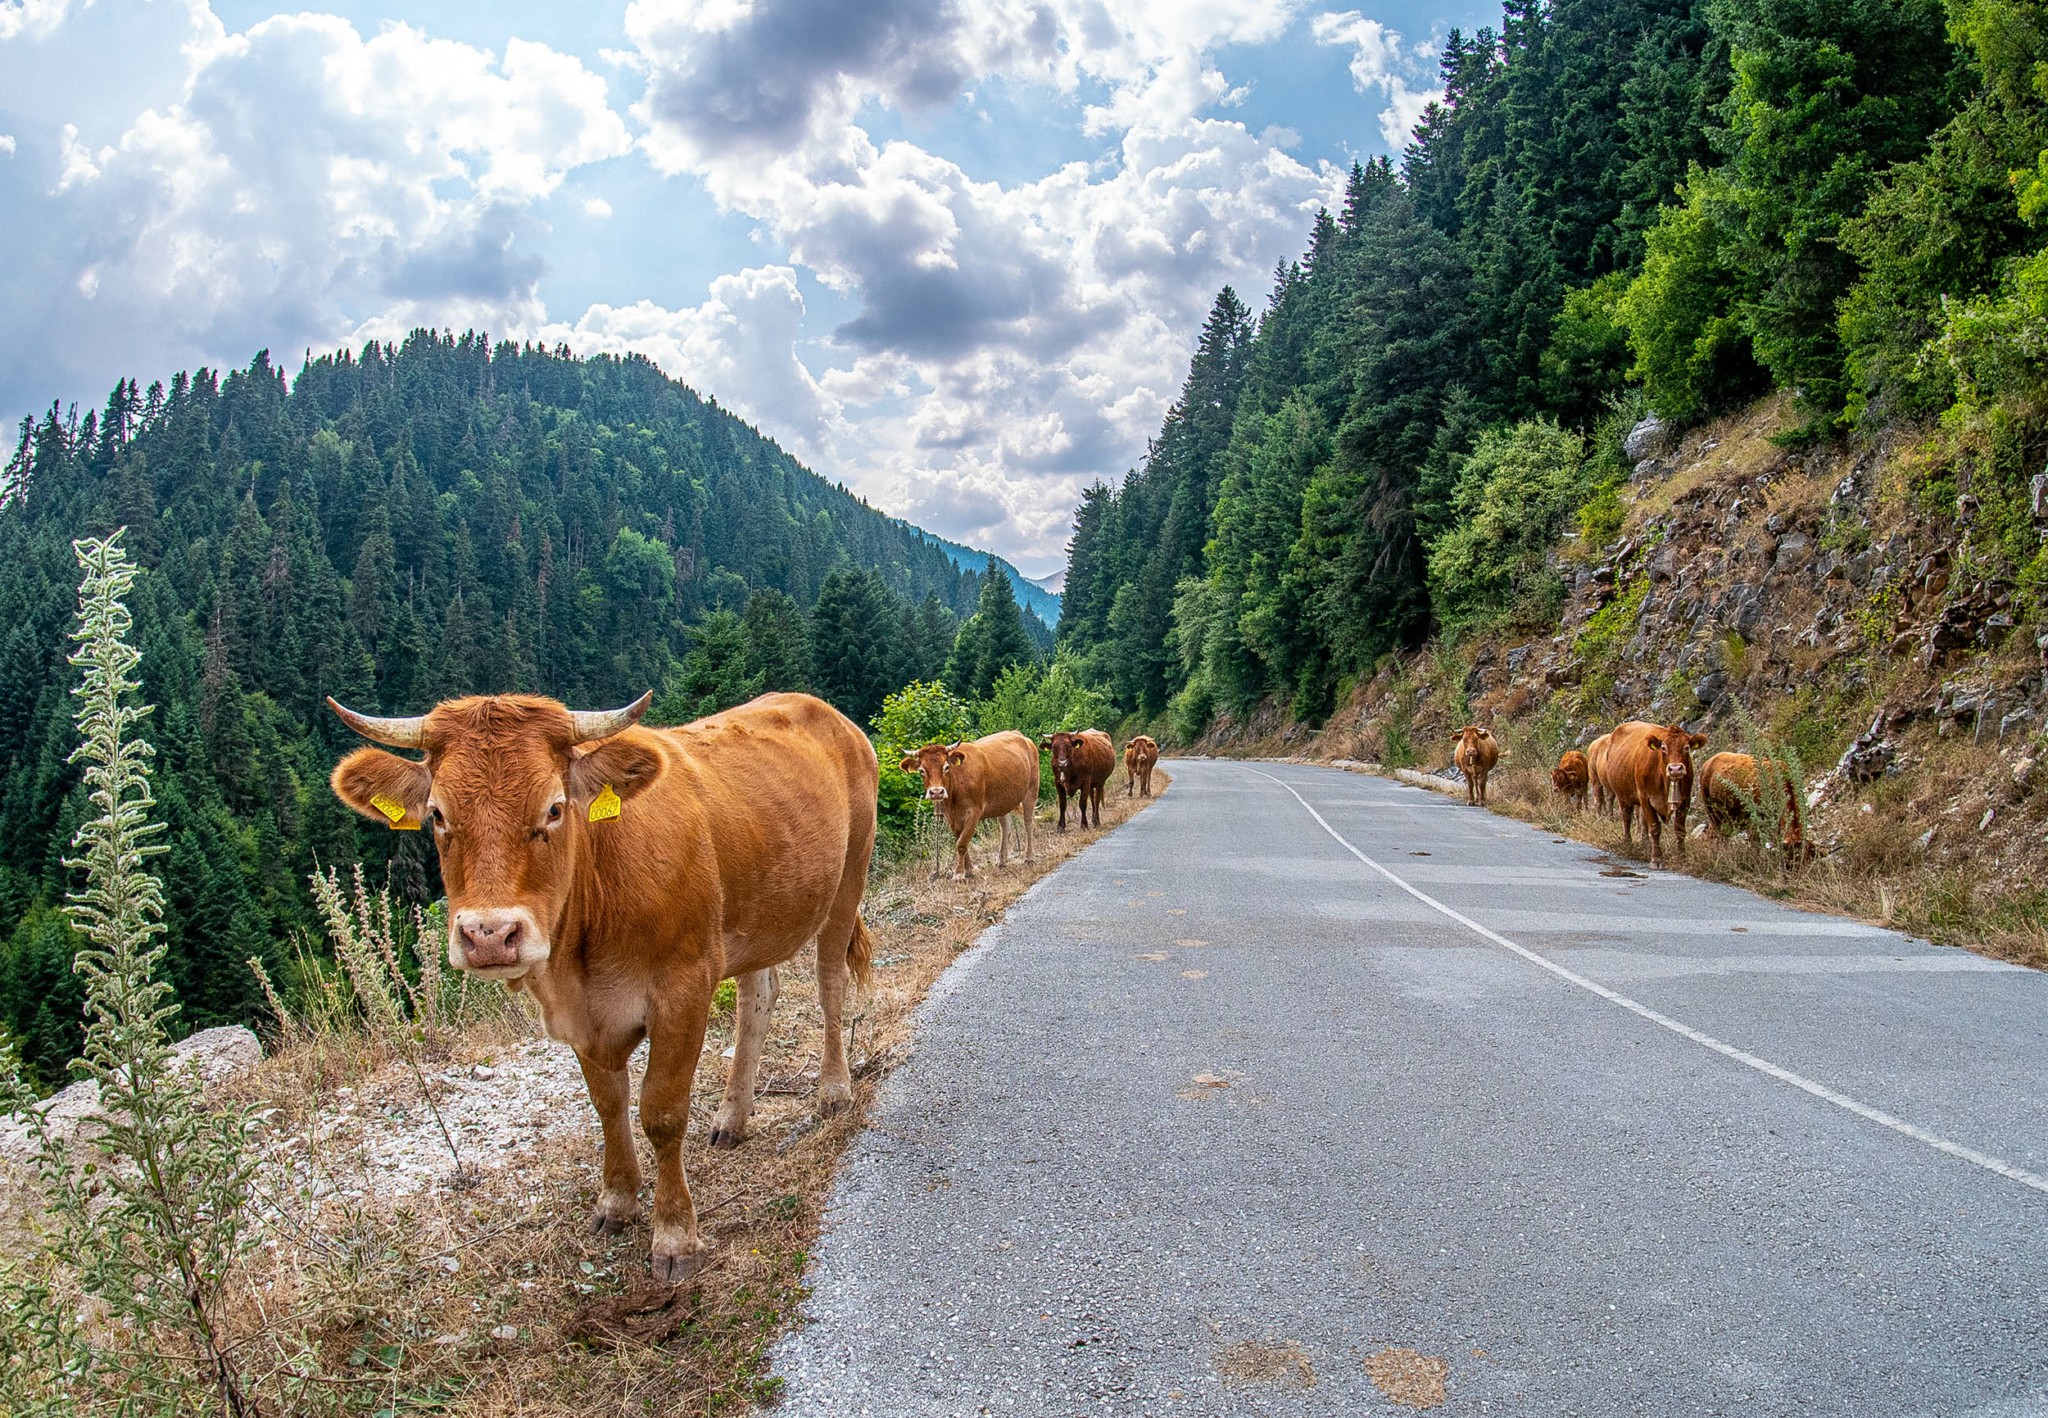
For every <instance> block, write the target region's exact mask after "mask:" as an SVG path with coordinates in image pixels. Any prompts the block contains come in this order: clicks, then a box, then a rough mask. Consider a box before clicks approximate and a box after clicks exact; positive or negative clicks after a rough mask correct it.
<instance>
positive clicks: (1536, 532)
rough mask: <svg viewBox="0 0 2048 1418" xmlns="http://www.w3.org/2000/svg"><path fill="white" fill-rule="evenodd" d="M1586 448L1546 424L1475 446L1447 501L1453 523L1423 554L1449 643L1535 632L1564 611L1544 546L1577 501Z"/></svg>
mask: <svg viewBox="0 0 2048 1418" xmlns="http://www.w3.org/2000/svg"><path fill="white" fill-rule="evenodd" d="M1585 457H1586V440H1585V439H1583V438H1581V437H1580V436H1579V435H1578V434H1576V433H1572V432H1570V431H1568V430H1566V429H1562V428H1559V427H1558V426H1557V425H1556V424H1554V423H1551V422H1549V421H1547V420H1531V421H1530V422H1527V423H1520V424H1516V425H1514V426H1513V427H1512V428H1499V429H1494V430H1492V431H1490V432H1488V433H1486V434H1484V435H1482V436H1481V438H1480V440H1479V444H1478V446H1477V447H1475V448H1474V449H1473V450H1472V452H1471V454H1470V455H1469V456H1468V457H1467V458H1466V459H1465V460H1464V463H1463V466H1462V468H1461V469H1460V471H1459V474H1458V484H1457V488H1456V490H1455V492H1454V493H1453V495H1452V505H1453V507H1454V509H1455V511H1456V518H1455V520H1454V522H1453V524H1452V526H1451V528H1450V530H1449V531H1447V532H1445V533H1444V534H1443V535H1442V536H1441V537H1438V538H1437V539H1436V541H1435V543H1433V544H1432V545H1431V547H1430V549H1429V591H1430V601H1431V603H1432V605H1433V608H1434V610H1435V612H1436V617H1437V620H1438V622H1439V623H1441V624H1442V625H1443V627H1444V628H1445V630H1446V631H1447V632H1449V633H1451V634H1452V635H1456V634H1457V633H1458V632H1460V631H1463V630H1467V629H1472V628H1476V627H1478V626H1481V625H1489V624H1500V625H1510V626H1531V627H1535V626H1543V625H1548V624H1550V623H1552V622H1554V621H1555V620H1556V618H1557V613H1558V611H1559V610H1560V609H1561V608H1562V606H1563V603H1564V583H1563V581H1562V580H1561V579H1560V578H1559V576H1558V574H1557V572H1556V571H1555V570H1554V569H1552V568H1551V566H1550V564H1549V560H1550V552H1551V546H1552V544H1553V543H1554V542H1555V541H1556V540H1557V537H1558V534H1559V533H1560V532H1562V531H1563V530H1564V528H1565V526H1566V524H1567V523H1568V522H1569V521H1570V519H1571V516H1572V514H1573V513H1574V512H1576V511H1577V510H1578V508H1579V505H1580V504H1581V503H1582V502H1583V501H1584V500H1585V497H1586V493H1587V488H1586V486H1585V482H1584V479H1583V476H1582V473H1583V469H1584V464H1585Z"/></svg>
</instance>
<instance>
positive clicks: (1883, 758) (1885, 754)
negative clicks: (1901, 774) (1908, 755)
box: [1835, 713, 1898, 783]
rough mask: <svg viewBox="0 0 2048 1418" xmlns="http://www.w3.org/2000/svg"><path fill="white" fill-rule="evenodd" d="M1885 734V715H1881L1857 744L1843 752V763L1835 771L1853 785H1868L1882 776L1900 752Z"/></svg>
mask: <svg viewBox="0 0 2048 1418" xmlns="http://www.w3.org/2000/svg"><path fill="white" fill-rule="evenodd" d="M1883 734H1884V715H1883V713H1879V714H1878V716H1877V717H1876V718H1875V719H1873V720H1871V722H1870V727H1869V728H1868V729H1866V730H1865V731H1864V732H1863V733H1862V734H1861V735H1860V736H1858V738H1857V740H1856V742H1854V743H1852V744H1850V745H1849V747H1848V748H1846V749H1844V750H1843V751H1842V758H1841V761H1840V762H1839V763H1837V764H1836V765H1835V771H1836V772H1837V773H1839V774H1841V775H1842V776H1843V777H1844V778H1846V779H1848V780H1849V781H1850V782H1852V783H1868V782H1870V781H1872V780H1873V779H1876V778H1878V777H1880V776H1882V774H1883V773H1884V771H1885V769H1887V768H1889V767H1891V765H1892V760H1893V759H1894V758H1896V757H1897V756H1898V750H1897V749H1896V748H1895V747H1893V746H1892V744H1891V742H1890V741H1889V740H1887V739H1885V738H1884V737H1883Z"/></svg>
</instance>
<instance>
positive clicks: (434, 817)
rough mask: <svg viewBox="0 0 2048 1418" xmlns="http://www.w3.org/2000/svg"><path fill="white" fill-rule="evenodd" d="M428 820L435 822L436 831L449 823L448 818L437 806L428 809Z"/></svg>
mask: <svg viewBox="0 0 2048 1418" xmlns="http://www.w3.org/2000/svg"><path fill="white" fill-rule="evenodd" d="M427 821H429V822H431V823H433V824H434V830H435V831H436V832H439V831H440V830H441V829H442V828H444V827H446V826H447V825H448V819H447V818H445V817H443V816H441V809H439V808H437V807H430V808H428V809H427Z"/></svg>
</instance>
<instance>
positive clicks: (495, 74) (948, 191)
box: [0, 0, 1497, 574]
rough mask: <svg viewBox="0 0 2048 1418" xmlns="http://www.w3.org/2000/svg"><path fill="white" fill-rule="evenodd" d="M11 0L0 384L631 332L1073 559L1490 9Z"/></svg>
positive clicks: (837, 446) (926, 490)
mask: <svg viewBox="0 0 2048 1418" xmlns="http://www.w3.org/2000/svg"><path fill="white" fill-rule="evenodd" d="M311 3H312V4H313V5H314V6H315V8H312V9H308V10H303V11H302V10H279V9H278V8H277V6H275V5H274V4H268V3H261V2H260V0H210V3H209V0H0V211H4V212H5V213H6V214H7V218H6V220H5V221H4V222H0V414H5V415H7V416H9V417H17V416H19V415H21V414H25V413H29V412H31V411H33V410H36V409H39V408H46V407H47V406H48V404H49V402H50V400H52V399H62V400H65V401H67V402H69V401H71V400H77V401H78V402H79V403H81V404H82V405H90V404H95V403H98V402H100V401H101V400H103V399H104V397H105V395H106V391H107V389H108V388H109V387H110V386H111V385H112V383H113V381H114V380H115V379H116V378H119V377H122V376H125V375H133V376H136V377H138V378H140V379H142V380H143V381H144V382H145V383H147V382H148V381H149V380H150V379H152V378H156V377H162V376H167V375H168V374H169V373H170V372H171V371H173V370H174V369H177V368H180V367H185V366H190V365H194V364H201V363H206V364H214V365H231V364H240V363H243V362H246V361H247V359H248V358H249V357H250V355H251V354H253V353H254V352H255V351H256V350H257V349H258V348H265V347H267V348H269V349H271V350H272V351H273V352H274V354H276V355H277V356H278V358H279V359H280V360H281V361H283V362H284V363H286V364H287V366H288V367H290V366H292V365H295V363H296V359H297V357H298V356H299V355H300V354H301V353H302V352H303V351H305V350H307V349H313V350H325V349H331V348H334V347H336V346H339V345H344V344H348V345H353V344H359V343H360V342H362V341H363V340H366V339H371V338H394V337H399V336H402V335H403V334H404V332H405V331H406V330H408V329H410V328H413V327H415V326H418V325H436V326H442V327H453V328H458V329H462V328H478V329H487V330H489V331H490V332H491V333H492V334H494V335H506V336H514V337H532V338H540V339H546V340H549V341H551V342H552V341H556V340H563V341H567V342H568V343H569V344H570V345H571V346H572V347H573V348H575V349H577V350H579V351H586V352H596V351H601V350H610V351H618V350H628V349H631V350H638V351H641V352H643V353H646V354H647V355H649V356H650V357H652V358H654V359H655V360H656V361H657V362H658V363H660V364H661V365H662V367H663V368H665V369H666V370H668V371H669V373H671V374H672V375H674V376H675V377H677V378H679V379H682V380H685V381H686V382H688V383H690V384H692V385H694V386H695V387H697V388H699V389H700V390H702V391H704V392H706V393H708V394H712V395H715V396H716V397H717V398H718V400H719V401H720V402H721V403H722V404H724V405H726V406H727V407H729V408H732V409H734V410H735V411H737V412H739V413H741V414H743V415H744V416H746V417H748V418H750V419H752V420H753V421H755V422H756V423H758V424H759V425H760V426H761V427H762V428H763V429H764V430H765V431H766V432H768V433H769V434H771V435H772V436H774V437H775V438H777V439H779V440H780V441H781V442H782V443H783V444H784V445H785V446H787V447H788V448H790V450H791V451H792V452H794V453H795V454H796V455H797V456H799V457H800V458H802V459H804V460H805V461H806V462H807V463H809V464H810V465H811V466H813V467H814V468H816V469H817V470H818V471H819V472H821V473H824V474H825V475H827V476H829V477H833V478H835V479H840V480H843V481H845V482H846V483H847V484H848V485H849V486H851V487H853V488H855V489H856V490H858V491H860V492H861V493H863V494H864V495H866V496H867V497H868V498H869V500H870V501H872V502H874V503H876V504H877V505H878V506H881V507H883V508H885V509H887V510H888V511H891V512H894V513H897V514H899V515H902V516H905V517H909V518H911V519H912V520H914V521H917V522H919V523H921V524H923V525H924V526H927V527H929V528H931V529H932V530H934V531H937V532H941V533H943V534H945V535H947V536H950V537H954V538H957V539H959V540H962V541H966V542H969V543H971V544H974V545H977V546H983V547H990V548H993V549H994V550H997V551H1000V552H1002V553H1004V554H1005V555H1007V556H1010V557H1011V558H1012V559H1014V560H1015V561H1016V562H1017V563H1018V564H1019V565H1020V566H1021V567H1022V568H1023V569H1024V570H1025V571H1026V572H1027V573H1030V574H1041V573H1044V572H1046V571H1050V570H1053V569H1055V568H1056V567H1057V566H1058V565H1059V563H1060V562H1061V560H1062V559H1063V558H1062V547H1063V545H1064V543H1065V540H1066V536H1067V524H1068V519H1069V516H1070V514H1071V510H1072V507H1073V505H1074V502H1075V500H1076V498H1077V496H1078V494H1079V492H1080V490H1081V489H1082V488H1083V487H1084V486H1086V485H1087V484H1088V483H1090V482H1092V481H1094V480H1096V479H1097V478H1102V477H1107V478H1114V477H1116V476H1118V475H1120V474H1121V473H1122V472H1123V471H1124V470H1125V469H1126V468H1128V467H1129V466H1131V464H1133V463H1134V462H1136V461H1137V460H1138V459H1139V458H1140V457H1142V455H1143V452H1144V447H1145V442H1146V439H1147V438H1148V437H1149V436H1150V435H1151V434H1152V433H1154V432H1156V430H1157V428H1158V425H1159V420H1160V418H1161V417H1162V415H1163V414H1164V412H1165V409H1166V407H1167V406H1168V404H1170V403H1171V401H1172V399H1173V397H1174V395H1175V393H1176V392H1177V390H1178V386H1179V382H1180V379H1181V378H1182V376H1183V375H1184V373H1185V368H1186V360H1187V356H1188V352H1189V350H1190V349H1191V347H1192V343H1193V338H1194V335H1195V333H1196V331H1197V330H1198V329H1199V328H1200V325H1201V321H1202V318H1203V316H1204V315H1205V314H1206V313H1207V311H1208V307H1209V304H1210V302H1211V300H1212V299H1213V297H1214V295H1215V293H1216V291H1217V289H1218V288H1220V287H1221V286H1222V285H1224V284H1225V283H1230V284H1234V285H1236V286H1237V287H1238V289H1239V292H1240V294H1242V295H1244V296H1246V298H1247V299H1249V300H1251V301H1252V302H1253V303H1254V304H1255V305H1256V304H1257V302H1258V301H1259V300H1260V299H1261V298H1262V297H1263V295H1264V293H1265V291H1266V288H1267V285H1268V278H1269V275H1270V272H1271V270H1272V268H1273V266H1274V264H1275V262H1276V261H1279V260H1281V259H1284V258H1287V257H1291V256H1293V255H1296V254H1298V253H1299V250H1300V247H1301V244H1302V241H1303V239H1304V236H1305V233H1306V231H1307V227H1308V222H1309V218H1310V216H1311V214H1312V213H1313V212H1314V210H1315V208H1316V207H1317V206H1318V205H1320V204H1323V203H1328V202H1331V201H1333V200H1334V198H1335V195H1336V194H1337V192H1338V191H1339V190H1340V188H1341V184H1342V179H1343V173H1344V171H1345V169H1347V168H1348V167H1349V165H1350V163H1351V162H1352V160H1354V159H1355V158H1363V157H1370V156H1372V155H1375V154H1378V153H1382V152H1386V151H1389V146H1390V143H1394V142H1396V141H1397V140H1398V139H1399V138H1400V136H1401V135H1402V134H1403V133H1404V132H1405V130H1406V127H1407V125H1408V123H1410V122H1411V121H1412V119H1413V117H1414V116H1415V114H1417V113H1419V111H1420V109H1421V106H1422V105H1423V104H1424V103H1425V102H1427V100H1428V98H1429V96H1430V89H1431V86H1432V84H1433V82H1434V77H1435V66H1434V60H1433V54H1434V45H1435V42H1436V41H1437V40H1439V39H1441V37H1442V35H1443V34H1444V33H1446V32H1447V31H1448V30H1449V28H1450V27H1451V26H1453V25H1460V26H1464V27H1465V28H1467V29H1471V28H1475V27H1477V26H1478V25H1481V24H1486V23H1489V22H1491V21H1492V20H1493V19H1494V18H1495V16H1496V14H1497V8H1496V7H1495V6H1494V5H1490V4H1487V5H1466V4H1458V3H1453V0H1383V3H1367V4H1361V5H1359V6H1357V7H1356V8H1353V7H1350V6H1345V5H1342V4H1341V3H1333V4H1329V5H1316V4H1304V3H1279V4H1274V3H1264V2H1263V0H1181V3H1179V4H1176V5H1174V6H1171V7H1168V6H1162V5H1159V4H1157V3H1155V0H862V3H859V4H846V3H842V2H841V0H632V3H629V4H614V5H600V4H578V5H563V4H559V3H550V4H542V3H534V0H489V3H486V0H442V2H441V3H425V4H411V5H406V4H397V3H384V2H382V0H377V2H375V3H346V4H331V5H327V6H324V7H323V6H319V4H318V0H311Z"/></svg>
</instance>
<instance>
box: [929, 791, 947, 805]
mask: <svg viewBox="0 0 2048 1418" xmlns="http://www.w3.org/2000/svg"><path fill="white" fill-rule="evenodd" d="M924 795H925V797H926V798H927V799H928V800H929V801H931V802H935V803H942V802H944V801H945V800H946V790H945V789H944V788H926V789H925V790H924Z"/></svg>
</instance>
